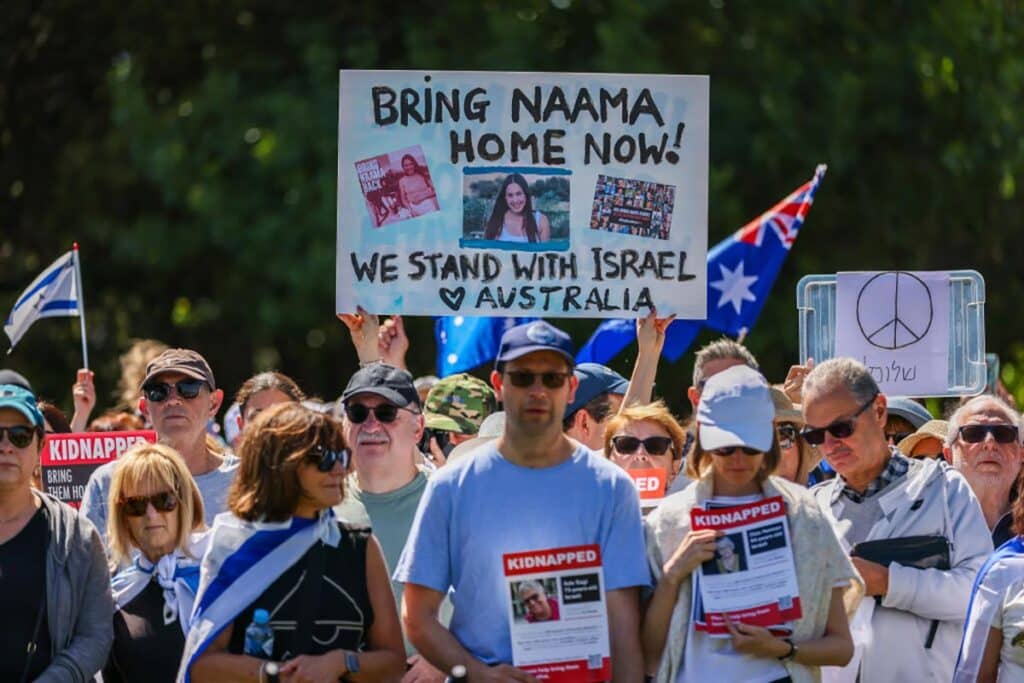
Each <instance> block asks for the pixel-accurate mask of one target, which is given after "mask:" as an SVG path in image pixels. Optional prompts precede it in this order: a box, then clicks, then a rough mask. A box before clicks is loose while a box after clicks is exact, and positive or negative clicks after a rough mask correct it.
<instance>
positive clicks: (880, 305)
mask: <svg viewBox="0 0 1024 683" xmlns="http://www.w3.org/2000/svg"><path fill="white" fill-rule="evenodd" d="M934 315H935V307H934V306H933V305H932V293H931V291H929V289H928V285H926V284H925V283H924V281H922V280H921V278H919V277H917V276H916V275H914V274H913V273H907V272H905V271H902V270H900V271H888V272H884V273H879V274H878V275H875V276H874V277H873V278H871V279H870V280H868V281H867V282H866V283H865V284H864V286H863V287H861V288H860V292H858V293H857V325H858V327H860V333H861V335H863V337H864V339H865V340H866V341H867V342H868V343H869V344H871V345H872V346H874V347H876V348H879V349H886V350H890V351H892V350H895V349H902V348H906V347H908V346H913V345H914V344H916V343H917V342H919V341H921V340H922V339H924V338H925V337H926V336H927V335H928V330H930V329H931V327H932V318H933V317H934Z"/></svg>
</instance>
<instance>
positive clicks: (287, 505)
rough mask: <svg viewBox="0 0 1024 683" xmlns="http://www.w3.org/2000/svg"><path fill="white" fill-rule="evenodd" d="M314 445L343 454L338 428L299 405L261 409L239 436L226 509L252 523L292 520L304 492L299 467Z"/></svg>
mask: <svg viewBox="0 0 1024 683" xmlns="http://www.w3.org/2000/svg"><path fill="white" fill-rule="evenodd" d="M318 444H319V445H321V446H323V447H324V448H326V449H328V450H334V451H340V450H343V449H344V448H345V447H346V446H345V437H344V436H343V435H342V431H341V423H340V422H338V421H337V420H336V419H335V418H333V417H331V416H330V415H327V414H325V413H318V412H316V411H315V410H310V409H309V408H306V407H305V406H303V405H302V404H301V403H279V404H277V405H274V406H271V407H270V408H267V409H266V410H264V411H263V412H262V413H260V414H259V416H258V417H257V418H256V419H255V420H253V422H252V425H251V426H250V427H249V428H247V429H246V430H245V433H244V434H243V435H242V442H241V444H239V447H238V457H239V459H240V460H241V464H240V465H239V467H238V474H237V475H236V476H235V481H234V483H233V484H232V485H231V491H230V492H229V494H228V508H229V509H230V510H231V512H233V513H234V514H235V515H236V516H237V517H240V518H242V519H244V520H247V521H250V522H254V521H257V520H262V521H267V522H283V521H285V520H286V519H288V518H289V517H291V516H292V514H293V513H294V512H295V508H296V506H297V505H298V503H299V498H300V495H301V493H302V488H301V486H300V485H299V475H298V469H299V466H300V465H301V464H302V463H303V462H304V461H305V460H306V459H307V456H308V454H309V452H310V450H311V449H313V448H314V447H315V446H317V445H318ZM342 485H343V486H344V484H342ZM343 493H344V491H343Z"/></svg>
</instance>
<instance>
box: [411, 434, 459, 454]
mask: <svg viewBox="0 0 1024 683" xmlns="http://www.w3.org/2000/svg"><path fill="white" fill-rule="evenodd" d="M431 439H434V440H436V441H437V447H438V448H440V449H441V452H442V453H444V455H445V457H448V454H449V453H451V452H452V449H454V448H455V444H453V443H452V441H451V432H449V431H448V430H446V429H431V428H430V427H426V428H425V429H424V430H423V438H422V439H420V444H419V449H420V450H421V451H422V452H424V453H427V454H429V453H430V440H431Z"/></svg>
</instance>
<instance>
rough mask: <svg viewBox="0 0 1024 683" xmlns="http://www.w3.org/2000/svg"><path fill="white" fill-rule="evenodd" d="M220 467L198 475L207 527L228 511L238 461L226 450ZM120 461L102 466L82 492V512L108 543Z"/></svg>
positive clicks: (196, 479) (197, 481) (80, 510)
mask: <svg viewBox="0 0 1024 683" xmlns="http://www.w3.org/2000/svg"><path fill="white" fill-rule="evenodd" d="M222 458H223V462H221V464H220V467H218V468H217V469H215V470H211V471H209V472H207V473H206V474H200V475H199V476H197V477H195V481H196V486H198V487H199V493H201V494H202V496H203V508H204V513H205V514H204V518H205V520H206V526H212V525H213V518H214V517H216V516H217V515H219V514H220V513H222V512H224V511H225V510H227V501H228V489H229V488H230V487H231V482H232V481H234V479H235V473H236V472H238V463H239V460H238V458H237V457H236V456H234V455H232V454H231V453H225V454H224V455H223V456H222ZM116 466H117V461H116V460H115V461H114V462H108V463H106V464H105V465H100V466H99V467H97V468H96V471H94V472H93V473H92V476H90V477H89V483H87V484H86V485H85V493H84V494H83V495H82V505H81V507H80V508H79V514H82V515H85V517H86V519H88V520H89V521H90V522H92V523H93V524H95V525H96V529H97V530H98V531H99V532H100V536H101V537H102V538H103V542H104V543H106V542H107V505H108V502H107V499H108V498H109V497H110V483H111V481H112V479H113V477H114V467H116Z"/></svg>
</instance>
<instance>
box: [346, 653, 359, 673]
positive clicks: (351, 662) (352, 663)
mask: <svg viewBox="0 0 1024 683" xmlns="http://www.w3.org/2000/svg"><path fill="white" fill-rule="evenodd" d="M345 668H346V669H348V671H347V672H346V673H345V678H348V675H349V674H357V673H359V657H357V656H356V653H355V652H346V653H345Z"/></svg>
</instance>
